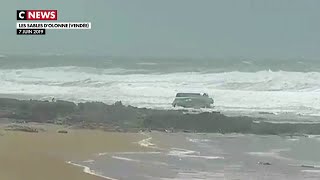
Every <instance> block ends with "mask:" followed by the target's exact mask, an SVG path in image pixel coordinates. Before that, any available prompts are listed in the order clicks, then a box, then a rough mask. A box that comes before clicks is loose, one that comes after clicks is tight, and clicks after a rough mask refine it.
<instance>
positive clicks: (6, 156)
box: [0, 124, 148, 180]
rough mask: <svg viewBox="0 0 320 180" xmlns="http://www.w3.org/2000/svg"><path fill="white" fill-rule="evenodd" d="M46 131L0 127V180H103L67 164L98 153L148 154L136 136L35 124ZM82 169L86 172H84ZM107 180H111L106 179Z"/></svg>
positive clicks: (137, 135) (98, 176)
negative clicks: (60, 130)
mask: <svg viewBox="0 0 320 180" xmlns="http://www.w3.org/2000/svg"><path fill="white" fill-rule="evenodd" d="M38 126H41V127H43V128H45V129H46V131H45V132H39V133H29V132H20V131H6V130H4V128H3V127H4V126H3V124H2V127H0V133H1V136H0V146H1V147H2V148H1V149H0V179H10V180H42V179H47V180H56V179H77V180H102V179H106V177H102V176H100V175H99V174H96V173H95V172H92V171H88V169H83V168H85V167H82V168H81V167H80V166H79V165H78V166H75V164H70V163H68V162H70V161H71V162H72V160H80V161H81V160H85V159H87V158H89V157H90V156H93V155H94V154H97V153H101V152H127V151H142V152H143V151H148V149H147V148H144V147H141V146H139V144H137V143H134V142H138V141H140V140H141V139H143V138H144V137H141V135H140V134H137V133H110V132H103V131H99V130H79V129H77V130H69V132H68V133H67V134H59V133H57V130H59V129H61V128H63V127H61V126H53V125H51V124H38ZM84 170H85V171H84ZM109 179H112V178H110V177H109Z"/></svg>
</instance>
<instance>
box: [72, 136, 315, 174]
mask: <svg viewBox="0 0 320 180" xmlns="http://www.w3.org/2000/svg"><path fill="white" fill-rule="evenodd" d="M151 136H152V139H151V140H150V142H152V143H154V144H155V145H154V146H150V147H151V151H152V152H151V153H138V152H127V153H123V152H122V153H109V154H104V155H100V156H96V157H94V158H93V159H92V160H93V161H90V162H78V163H80V164H82V165H85V166H89V167H90V168H91V169H92V170H95V171H96V172H98V173H100V174H101V175H104V176H108V177H112V178H115V179H123V180H127V179H133V180H144V179H146V180H148V179H163V180H164V179H181V180H182V179H186V180H187V179H243V180H246V179H265V180H273V179H288V180H289V179H294V180H296V179H319V178H320V156H319V154H318V152H319V151H320V137H317V136H315V137H280V136H256V135H241V134H230V135H219V134H202V135H200V134H161V133H153V134H152V135H151ZM303 166H305V167H303Z"/></svg>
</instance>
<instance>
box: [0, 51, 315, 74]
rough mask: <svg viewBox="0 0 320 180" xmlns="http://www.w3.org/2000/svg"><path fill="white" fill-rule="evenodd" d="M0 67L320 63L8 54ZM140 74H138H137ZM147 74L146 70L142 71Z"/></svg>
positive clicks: (225, 67)
mask: <svg viewBox="0 0 320 180" xmlns="http://www.w3.org/2000/svg"><path fill="white" fill-rule="evenodd" d="M0 64H1V67H0V68H15V69H20V68H41V67H62V66H79V67H93V68H101V69H107V68H123V69H132V70H142V69H143V70H147V72H158V73H171V72H189V71H193V72H229V71H241V72H256V71H263V70H271V71H280V70H281V71H295V72H313V71H314V72H320V60H308V59H247V58H224V59H222V58H197V59H191V58H154V57H142V58H131V57H109V56H84V55H83V56H80V55H37V56H35V55H24V56H22V55H8V56H3V57H0ZM138 72H139V71H138ZM144 72H146V71H144Z"/></svg>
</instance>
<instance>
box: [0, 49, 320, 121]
mask: <svg viewBox="0 0 320 180" xmlns="http://www.w3.org/2000/svg"><path fill="white" fill-rule="evenodd" d="M0 83H1V85H2V86H1V87H0V94H6V95H16V96H17V97H25V98H34V99H51V98H52V97H55V98H56V99H63V100H70V101H75V102H82V101H102V102H105V103H108V104H112V103H114V102H116V101H119V100H121V101H122V102H123V103H124V104H126V105H132V106H137V107H147V108H157V109H171V108H172V107H171V103H172V101H173V99H174V96H175V94H176V93H178V92H206V93H208V94H209V96H212V97H213V98H214V100H215V110H218V111H221V112H226V113H228V112H231V113H232V112H235V113H237V114H238V113H245V114H252V113H256V112H271V113H275V114H283V113H291V114H297V115H302V116H303V115H305V116H319V115H320V103H319V102H320V61H316V60H303V59H302V60H292V59H290V60H267V59H263V60H254V59H232V58H230V59H212V58H211V59H210V58H202V59H188V58H186V59H183V58H176V59H174V58H151V57H150V58H148V57H144V58H125V57H107V56H76V55H62V54H42V55H37V56H35V55H24V56H22V55H2V56H0Z"/></svg>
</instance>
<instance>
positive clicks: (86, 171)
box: [66, 161, 118, 180]
mask: <svg viewBox="0 0 320 180" xmlns="http://www.w3.org/2000/svg"><path fill="white" fill-rule="evenodd" d="M66 163H67V164H71V165H73V166H77V167H81V168H83V172H84V173H87V174H90V175H93V176H97V177H101V178H104V179H108V180H118V179H115V178H111V177H108V176H103V175H101V174H99V173H97V172H96V171H94V170H92V169H90V168H89V167H87V166H84V165H81V164H76V163H73V162H71V161H67V162H66Z"/></svg>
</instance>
